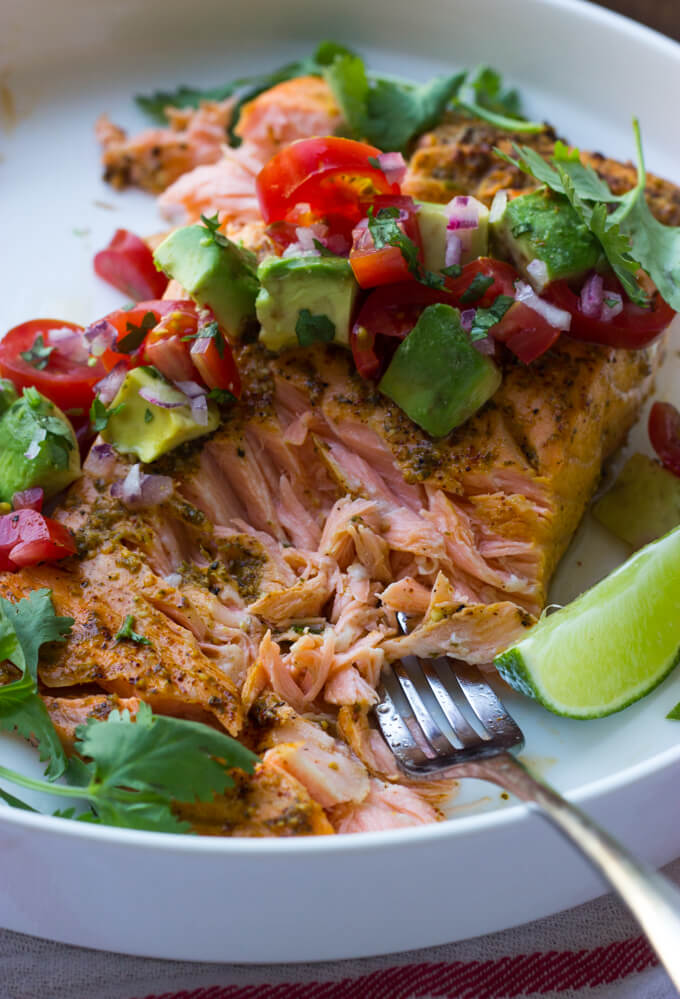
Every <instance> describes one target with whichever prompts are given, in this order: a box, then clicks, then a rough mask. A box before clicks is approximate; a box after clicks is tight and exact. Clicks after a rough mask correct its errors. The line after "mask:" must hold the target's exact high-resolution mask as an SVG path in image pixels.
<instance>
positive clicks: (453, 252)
mask: <svg viewBox="0 0 680 999" xmlns="http://www.w3.org/2000/svg"><path fill="white" fill-rule="evenodd" d="M462 254H463V244H462V243H461V241H460V237H459V236H456V234H455V232H451V230H450V229H447V230H446V250H445V252H444V266H445V267H452V266H454V265H455V264H459V263H460V258H461V256H462Z"/></svg>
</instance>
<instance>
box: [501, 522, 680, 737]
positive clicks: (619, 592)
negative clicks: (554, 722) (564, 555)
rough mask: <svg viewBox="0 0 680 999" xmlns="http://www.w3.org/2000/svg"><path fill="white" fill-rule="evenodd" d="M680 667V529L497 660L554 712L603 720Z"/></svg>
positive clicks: (509, 679) (504, 674) (513, 679)
mask: <svg viewBox="0 0 680 999" xmlns="http://www.w3.org/2000/svg"><path fill="white" fill-rule="evenodd" d="M678 662H680V528H676V529H675V530H673V531H671V532H669V533H668V534H666V535H665V536H664V537H663V538H660V539H659V540H658V541H654V542H652V543H651V544H649V545H647V546H646V547H645V548H642V549H640V551H638V552H636V553H635V554H634V555H633V556H632V557H631V558H630V559H628V561H627V562H624V563H623V565H621V566H619V567H618V568H617V569H615V570H614V572H612V573H610V575H609V576H607V577H606V578H605V579H603V580H602V581H601V582H600V583H598V584H597V585H596V586H593V587H592V588H591V589H590V590H587V591H586V592H585V593H583V594H582V595H581V596H580V597H578V598H577V599H576V600H575V601H573V603H571V604H569V605H568V606H567V607H564V608H562V609H561V610H559V611H557V612H556V613H554V614H552V615H550V616H549V617H544V618H542V619H541V620H540V621H539V622H538V624H536V625H535V626H534V627H533V628H532V629H531V631H530V632H529V633H528V635H527V636H526V637H525V638H523V639H522V641H521V642H518V643H517V644H516V645H514V646H511V647H510V648H509V649H506V651H505V652H503V653H502V654H501V655H500V656H498V657H497V658H496V660H495V665H496V668H497V669H498V672H499V673H500V675H501V676H502V677H503V678H504V679H505V680H506V681H507V682H508V683H509V684H510V685H511V686H512V687H514V688H515V689H516V690H518V691H520V692H521V693H522V694H524V695H526V696H528V697H531V698H533V699H534V700H536V701H538V702H539V703H541V704H542V705H543V706H544V707H546V708H547V709H548V710H549V711H551V712H553V713H554V714H558V715H563V716H566V717H570V718H581V719H586V718H602V717H604V716H605V715H610V714H613V713H614V712H616V711H621V710H622V709H623V708H625V707H627V706H628V705H629V704H632V703H633V702H634V701H637V700H639V699H640V698H641V697H643V696H644V695H645V694H648V693H649V692H650V691H651V690H653V689H654V688H655V687H657V686H658V685H659V684H660V683H661V682H662V680H664V679H665V678H666V677H667V676H668V674H669V673H670V672H671V671H672V670H673V668H674V667H675V666H676V665H677V664H678Z"/></svg>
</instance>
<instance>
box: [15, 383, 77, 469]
mask: <svg viewBox="0 0 680 999" xmlns="http://www.w3.org/2000/svg"><path fill="white" fill-rule="evenodd" d="M22 403H23V404H26V405H27V406H28V410H29V413H30V417H31V422H32V423H33V433H32V436H31V442H30V444H29V447H28V450H27V451H26V452H25V457H27V458H28V459H29V460H32V459H33V458H37V456H38V455H39V454H42V455H43V457H47V459H48V460H49V462H50V464H51V465H53V466H54V468H68V465H69V462H70V460H71V451H73V448H74V444H73V431H72V430H71V427H70V424H68V423H66V422H65V421H64V420H62V419H60V418H59V417H58V416H52V415H50V414H51V413H52V412H53V407H52V404H51V403H50V402H49V401H48V400H46V399H45V397H44V396H43V395H41V394H40V392H38V390H37V389H36V388H34V387H33V386H32V385H31V386H29V387H28V388H26V389H24V394H23V396H22V398H21V399H20V400H19V401H18V402H17V403H16V405H21V404H22Z"/></svg>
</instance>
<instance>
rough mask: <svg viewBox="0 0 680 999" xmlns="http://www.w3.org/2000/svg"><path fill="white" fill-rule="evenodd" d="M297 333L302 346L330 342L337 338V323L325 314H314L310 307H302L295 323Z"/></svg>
mask: <svg viewBox="0 0 680 999" xmlns="http://www.w3.org/2000/svg"><path fill="white" fill-rule="evenodd" d="M295 335H296V336H297V338H298V343H299V344H300V346H301V347H311V345H312V344H313V343H330V342H331V341H332V340H334V339H335V323H334V322H333V321H332V320H331V319H329V318H328V316H324V315H316V316H315V315H312V313H311V312H310V311H309V309H300V311H299V312H298V317H297V322H296V323H295Z"/></svg>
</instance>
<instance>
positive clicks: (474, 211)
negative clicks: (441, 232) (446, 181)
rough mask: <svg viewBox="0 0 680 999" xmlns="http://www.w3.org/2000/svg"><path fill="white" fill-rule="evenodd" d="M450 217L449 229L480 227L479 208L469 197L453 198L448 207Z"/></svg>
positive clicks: (447, 211) (447, 212)
mask: <svg viewBox="0 0 680 999" xmlns="http://www.w3.org/2000/svg"><path fill="white" fill-rule="evenodd" d="M446 214H447V215H448V217H449V222H448V225H447V229H453V230H454V231H455V230H456V229H476V228H477V227H478V225H479V207H478V205H477V202H476V201H473V200H472V199H471V198H469V197H468V196H467V195H462V196H461V195H459V196H458V197H456V198H452V199H451V201H449V203H448V205H447V206H446Z"/></svg>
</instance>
